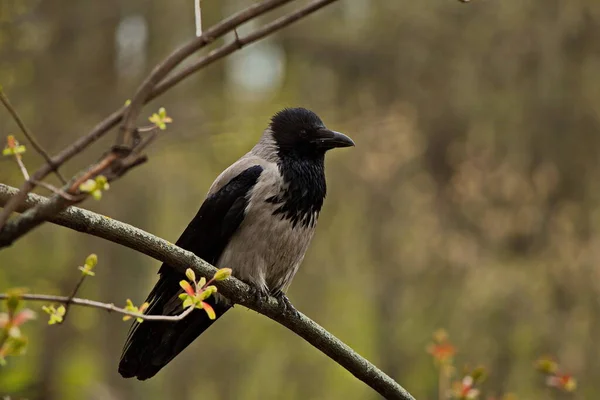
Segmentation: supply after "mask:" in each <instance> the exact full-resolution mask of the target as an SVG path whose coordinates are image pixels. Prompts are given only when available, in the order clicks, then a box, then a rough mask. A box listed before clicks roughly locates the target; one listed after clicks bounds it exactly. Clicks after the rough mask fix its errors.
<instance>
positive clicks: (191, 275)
mask: <svg viewBox="0 0 600 400" xmlns="http://www.w3.org/2000/svg"><path fill="white" fill-rule="evenodd" d="M185 276H187V278H188V279H189V280H190V281H192V282H196V274H195V273H194V270H193V269H191V268H188V269H186V270H185Z"/></svg>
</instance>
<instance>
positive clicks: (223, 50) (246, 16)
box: [0, 0, 337, 247]
mask: <svg viewBox="0 0 600 400" xmlns="http://www.w3.org/2000/svg"><path fill="white" fill-rule="evenodd" d="M334 1H337V0H317V1H314V2H312V3H310V4H308V5H307V6H305V7H303V8H301V9H299V10H297V11H295V12H293V13H291V14H289V15H288V16H284V17H282V18H279V19H277V20H276V21H274V22H272V23H271V24H268V25H266V26H265V27H264V28H261V29H258V30H256V31H255V32H254V33H251V34H249V35H247V36H246V37H244V38H243V42H239V41H238V40H236V41H235V42H234V43H231V44H227V45H223V46H221V47H219V48H217V49H215V50H213V51H212V52H210V53H209V54H208V55H207V56H205V57H203V58H202V59H200V60H199V61H198V62H196V63H195V64H193V65H192V66H191V67H193V69H190V67H188V68H186V69H184V70H182V71H180V72H178V73H176V74H174V75H173V76H172V77H171V78H168V79H167V80H165V81H164V82H163V83H161V84H159V85H157V86H156V87H154V88H151V89H152V92H151V93H150V94H149V95H148V96H146V97H145V98H144V99H143V104H145V103H147V102H149V101H150V100H153V99H154V98H156V97H158V96H160V95H161V94H163V93H164V92H166V91H167V90H169V89H171V88H172V87H173V86H175V85H176V84H177V83H179V82H181V81H182V80H183V79H185V78H187V77H188V76H190V75H191V74H192V73H193V72H195V71H198V70H200V69H202V68H204V67H206V66H208V65H210V64H212V63H213V62H215V61H217V60H220V59H221V58H223V57H226V56H227V55H229V54H231V53H233V52H235V51H236V50H239V49H241V48H242V47H243V46H245V45H247V44H249V43H252V42H255V41H258V40H260V39H262V38H264V37H265V36H267V35H269V34H271V33H273V32H275V31H277V30H279V29H282V28H284V27H286V26H288V25H289V24H291V23H292V22H295V21H297V20H299V19H301V18H303V17H304V16H307V15H309V14H310V13H312V12H314V11H316V10H318V9H320V8H322V7H324V6H326V5H328V4H331V3H332V2H334ZM266 3H268V5H269V8H267V7H266V6H265V5H264V4H266ZM276 4H279V2H278V3H275V2H271V1H266V2H263V3H259V4H257V5H254V6H251V7H249V8H248V9H246V10H244V11H241V12H240V13H238V14H235V15H234V16H232V17H230V18H228V19H226V20H224V21H222V22H220V23H219V24H217V25H215V26H214V27H212V28H211V29H209V30H207V31H205V32H204V34H203V35H202V36H201V37H200V38H197V39H195V40H194V41H193V42H192V44H194V45H195V46H200V47H198V48H195V50H197V49H199V48H201V47H203V46H204V45H205V44H203V42H202V43H199V41H200V42H201V39H202V38H206V40H208V38H209V37H210V38H213V39H214V38H215V37H216V35H217V33H219V34H220V36H222V35H224V34H225V33H227V32H229V31H231V30H233V29H235V28H237V26H239V25H241V24H242V23H243V22H246V21H248V20H250V19H252V18H256V17H257V16H260V15H262V14H264V13H265V12H267V11H269V10H271V9H272V8H271V7H275V6H276ZM259 7H261V8H259ZM240 15H241V16H240ZM242 17H243V18H242ZM215 32H216V33H215ZM190 47H192V46H191V45H190V44H188V45H186V46H183V47H182V48H181V49H179V50H178V51H176V52H175V53H173V55H175V54H179V52H180V53H183V54H185V53H186V52H188V51H190V50H189V48H190ZM195 50H192V52H193V51H195ZM190 54H191V53H190ZM173 55H172V56H173ZM170 57H171V56H170ZM130 106H131V105H130ZM140 107H141V106H140ZM126 110H127V107H122V108H121V109H119V110H117V111H115V112H113V113H112V114H111V115H109V116H108V117H107V118H105V119H104V120H103V121H102V122H100V123H99V124H98V125H96V126H95V127H94V128H93V129H92V131H91V132H89V133H88V134H87V135H85V136H83V137H81V138H79V139H78V140H77V141H76V142H75V143H73V144H72V145H71V146H69V147H67V148H65V149H64V150H63V151H61V152H60V153H59V154H57V155H56V156H54V157H52V159H51V163H46V164H45V165H43V166H42V167H41V168H40V169H38V170H37V171H36V172H35V173H34V174H33V176H32V179H31V181H26V182H24V183H23V185H22V186H21V188H20V190H19V192H18V193H17V194H16V195H15V196H14V197H13V198H12V199H11V200H10V201H9V202H8V204H6V205H5V207H4V209H3V210H2V211H1V212H0V231H1V232H3V233H5V232H4V231H6V230H9V231H10V232H13V233H12V237H11V238H10V240H5V242H4V244H3V245H2V244H0V247H2V246H6V245H7V244H10V243H12V242H13V241H14V240H16V239H17V238H19V237H20V236H22V235H24V234H25V233H27V232H28V231H29V230H31V229H33V228H35V227H36V226H37V225H39V224H41V223H42V222H43V221H44V218H46V216H47V215H51V214H52V213H54V212H56V211H57V210H61V209H62V208H64V207H65V206H66V205H68V204H66V203H63V202H62V201H61V200H60V199H58V196H57V197H56V198H55V199H54V200H53V205H52V207H50V206H48V207H47V208H46V210H45V211H43V212H36V213H35V218H33V217H34V216H33V215H29V217H28V218H29V220H30V222H29V223H27V224H25V223H23V222H19V221H15V222H14V224H15V225H19V227H17V226H15V225H12V223H13V221H11V224H10V225H12V226H10V227H9V226H4V225H6V224H7V220H8V218H9V216H10V214H11V213H12V212H14V211H16V210H17V209H18V206H19V204H20V203H22V202H23V201H24V200H25V198H26V197H27V194H28V193H29V192H30V191H31V190H32V189H33V188H34V184H33V182H39V181H41V180H42V179H44V178H45V177H46V176H47V175H48V174H49V173H50V172H52V165H56V166H60V165H62V164H63V163H65V162H66V161H68V160H69V159H71V158H72V157H73V156H75V155H76V154H78V153H80V152H81V151H83V150H84V149H85V148H86V147H88V146H89V145H91V144H92V143H94V142H95V141H96V140H98V139H99V138H101V137H102V136H103V135H104V134H106V133H107V132H108V131H109V130H111V129H112V128H114V127H115V126H116V125H117V124H118V123H119V122H121V120H122V118H123V116H124V115H125V111H126ZM150 140H151V139H150ZM147 144H148V142H144V141H142V143H141V145H142V147H145V146H146V145H147ZM137 152H138V151H137V150H134V153H137ZM144 161H146V159H145V157H144V156H141V155H139V156H137V157H133V158H132V157H128V158H127V159H125V160H123V161H122V167H123V169H122V170H121V171H120V175H122V174H124V173H125V172H126V171H128V170H129V169H131V168H133V167H134V166H136V165H139V164H141V163H143V162H144ZM120 175H119V176H120ZM3 228H4V229H3ZM3 237H5V238H8V236H7V235H3Z"/></svg>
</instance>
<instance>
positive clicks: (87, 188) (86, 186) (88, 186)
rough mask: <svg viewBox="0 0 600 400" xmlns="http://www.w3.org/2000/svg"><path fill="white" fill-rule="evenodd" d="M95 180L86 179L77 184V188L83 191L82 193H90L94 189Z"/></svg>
mask: <svg viewBox="0 0 600 400" xmlns="http://www.w3.org/2000/svg"><path fill="white" fill-rule="evenodd" d="M96 186H97V184H96V181H95V180H93V179H88V180H87V181H85V182H83V183H82V184H81V185H79V190H80V191H82V192H84V193H91V192H93V191H94V190H96Z"/></svg>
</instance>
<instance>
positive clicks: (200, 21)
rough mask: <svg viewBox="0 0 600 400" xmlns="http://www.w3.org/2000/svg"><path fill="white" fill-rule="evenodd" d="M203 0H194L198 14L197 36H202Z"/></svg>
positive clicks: (195, 12) (196, 13) (195, 11)
mask: <svg viewBox="0 0 600 400" xmlns="http://www.w3.org/2000/svg"><path fill="white" fill-rule="evenodd" d="M201 1H202V0H194V14H195V15H196V36H197V37H200V36H202V6H201V5H200V2H201Z"/></svg>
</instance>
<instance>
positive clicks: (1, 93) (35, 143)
mask: <svg viewBox="0 0 600 400" xmlns="http://www.w3.org/2000/svg"><path fill="white" fill-rule="evenodd" d="M0 102H2V104H4V107H6V110H7V111H8V113H9V114H10V115H11V116H12V117H13V119H14V120H15V122H16V123H17V126H18V127H19V129H21V132H23V135H25V137H26V138H27V140H28V141H29V143H31V146H33V148H34V149H35V150H36V151H37V152H38V153H39V154H40V155H41V156H42V157H43V158H44V160H46V163H48V164H49V165H50V167H51V168H52V169H51V170H52V171H54V173H55V174H56V176H57V177H58V179H60V181H61V182H62V184H63V185H64V184H65V183H67V181H66V180H65V178H64V177H63V176H62V175H61V173H60V172H59V171H58V166H56V165H55V164H54V163H53V162H52V159H51V158H50V156H49V155H48V153H47V152H46V150H44V148H43V147H42V145H41V144H39V143H38V141H37V140H36V139H35V137H34V136H33V134H32V133H31V132H30V131H29V129H27V126H25V123H24V122H23V120H22V119H21V116H20V115H19V113H18V112H17V110H16V109H15V108H14V107H13V105H12V104H11V102H10V100H9V99H8V97H7V96H6V94H5V93H4V90H2V87H1V86H0Z"/></svg>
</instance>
